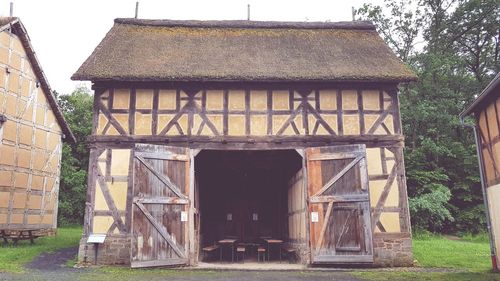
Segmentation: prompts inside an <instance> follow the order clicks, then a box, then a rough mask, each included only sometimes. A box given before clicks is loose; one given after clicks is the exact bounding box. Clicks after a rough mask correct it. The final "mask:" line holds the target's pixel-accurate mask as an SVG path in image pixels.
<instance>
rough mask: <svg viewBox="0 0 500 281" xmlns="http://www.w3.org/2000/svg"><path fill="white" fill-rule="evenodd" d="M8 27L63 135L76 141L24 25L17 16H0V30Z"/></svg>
mask: <svg viewBox="0 0 500 281" xmlns="http://www.w3.org/2000/svg"><path fill="white" fill-rule="evenodd" d="M9 28H11V29H12V32H13V33H14V34H16V35H17V36H18V37H19V39H20V40H21V43H22V45H23V48H24V50H25V52H26V55H27V56H28V59H29V61H30V63H31V66H32V67H33V72H34V73H35V75H36V77H37V79H38V81H39V82H40V86H41V87H42V89H43V93H44V94H45V97H46V98H47V101H48V103H49V105H50V107H51V109H52V112H54V115H55V117H56V120H57V123H58V124H59V126H60V127H61V130H62V132H63V134H64V137H65V138H66V139H67V140H69V141H71V142H76V139H75V136H74V135H73V133H72V132H71V129H70V128H69V126H68V123H67V122H66V119H65V118H64V116H63V114H62V112H61V109H60V108H59V105H58V104H57V101H56V98H55V97H54V95H53V94H52V88H51V87H50V85H49V82H48V81H47V77H45V73H44V72H43V70H42V67H41V66H40V62H39V61H38V58H37V57H36V54H35V51H34V50H33V46H31V41H30V38H29V36H28V33H27V32H26V29H25V28H24V25H23V24H22V22H21V21H20V20H19V18H16V17H0V32H1V31H4V30H6V29H9Z"/></svg>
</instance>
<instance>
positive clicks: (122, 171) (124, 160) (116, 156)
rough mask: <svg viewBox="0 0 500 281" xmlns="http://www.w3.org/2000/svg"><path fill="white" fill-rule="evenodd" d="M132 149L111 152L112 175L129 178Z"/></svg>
mask: <svg viewBox="0 0 500 281" xmlns="http://www.w3.org/2000/svg"><path fill="white" fill-rule="evenodd" d="M129 162H130V149H113V150H112V151H111V175H112V176H128V167H129Z"/></svg>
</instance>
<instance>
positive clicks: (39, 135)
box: [35, 129, 47, 149]
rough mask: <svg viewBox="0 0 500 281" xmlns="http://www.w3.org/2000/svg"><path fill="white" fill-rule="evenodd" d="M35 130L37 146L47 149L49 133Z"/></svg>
mask: <svg viewBox="0 0 500 281" xmlns="http://www.w3.org/2000/svg"><path fill="white" fill-rule="evenodd" d="M35 130H36V131H35V145H36V146H37V147H39V148H43V149H45V148H46V147H47V132H46V131H44V130H40V129H35Z"/></svg>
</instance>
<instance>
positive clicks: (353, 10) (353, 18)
mask: <svg viewBox="0 0 500 281" xmlns="http://www.w3.org/2000/svg"><path fill="white" fill-rule="evenodd" d="M351 13H352V21H355V20H356V10H355V9H354V6H352V7H351Z"/></svg>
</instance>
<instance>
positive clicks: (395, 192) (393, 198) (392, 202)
mask: <svg viewBox="0 0 500 281" xmlns="http://www.w3.org/2000/svg"><path fill="white" fill-rule="evenodd" d="M370 187H371V186H370ZM384 206H386V207H398V206H399V189H398V181H397V180H394V181H393V182H392V185H391V189H390V191H389V194H388V195H387V199H386V200H385V205H384Z"/></svg>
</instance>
